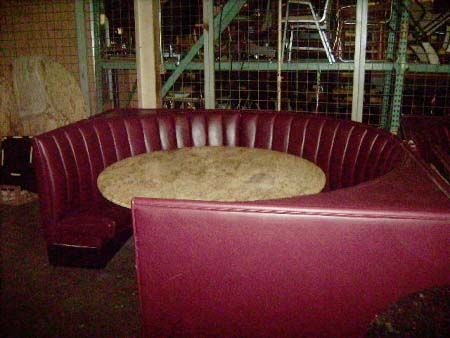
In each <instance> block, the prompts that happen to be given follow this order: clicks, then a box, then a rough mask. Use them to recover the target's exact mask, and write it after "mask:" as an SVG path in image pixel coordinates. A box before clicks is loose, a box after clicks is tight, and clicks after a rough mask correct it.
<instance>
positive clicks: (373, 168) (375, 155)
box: [366, 137, 388, 180]
mask: <svg viewBox="0 0 450 338" xmlns="http://www.w3.org/2000/svg"><path fill="white" fill-rule="evenodd" d="M377 141H378V142H376V143H375V145H374V147H373V152H372V154H371V156H370V159H371V161H370V162H371V163H370V165H369V168H368V169H369V170H368V172H367V176H366V180H371V179H372V178H375V177H377V166H378V163H380V158H381V156H382V154H383V151H384V149H385V148H386V146H387V144H388V140H387V139H386V138H381V137H379V138H378V139H377Z"/></svg>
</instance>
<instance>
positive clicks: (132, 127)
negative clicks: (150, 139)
mask: <svg viewBox="0 0 450 338" xmlns="http://www.w3.org/2000/svg"><path fill="white" fill-rule="evenodd" d="M124 122H125V129H126V133H127V139H128V144H129V145H130V152H131V156H136V155H139V154H142V153H145V151H146V147H145V138H144V133H143V131H142V125H141V120H139V119H138V118H137V117H135V116H132V117H128V118H127V119H126V120H124Z"/></svg>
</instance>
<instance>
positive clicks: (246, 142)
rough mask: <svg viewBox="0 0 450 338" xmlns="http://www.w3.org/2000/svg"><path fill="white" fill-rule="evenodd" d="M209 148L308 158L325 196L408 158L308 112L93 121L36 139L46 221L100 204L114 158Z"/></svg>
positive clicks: (369, 134) (397, 146) (377, 134)
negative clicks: (103, 176) (104, 174)
mask: <svg viewBox="0 0 450 338" xmlns="http://www.w3.org/2000/svg"><path fill="white" fill-rule="evenodd" d="M205 145H209V146H219V145H226V146H243V147H257V148H265V149H272V150H277V151H282V152H288V153H291V154H295V155H298V156H301V157H304V158H306V159H308V160H310V161H313V162H315V163H316V164H318V165H319V166H320V167H321V168H322V170H324V172H325V173H326V175H327V185H326V187H325V190H326V191H329V190H335V189H339V188H344V187H349V186H353V185H355V184H358V183H361V182H364V181H367V180H370V179H372V178H375V177H378V176H381V175H383V174H385V173H387V172H389V171H390V170H391V169H392V168H393V167H395V166H397V165H399V164H401V163H402V162H403V161H404V160H405V150H404V148H403V146H402V144H401V142H400V141H399V140H398V139H397V138H396V137H395V136H392V135H391V134H388V133H385V132H383V131H381V130H378V129H375V128H372V127H368V126H365V125H361V124H357V123H353V122H350V121H343V120H341V121H339V120H332V119H326V118H320V117H314V116H310V115H306V114H291V113H279V112H264V113H262V112H251V111H249V112H238V111H214V112H210V111H209V112H208V111H194V112H192V111H189V112H184V113H181V112H177V111H169V110H168V111H158V113H157V114H142V115H139V114H130V115H129V116H113V117H100V118H93V119H89V120H84V121H80V122H78V123H75V124H71V125H69V126H66V127H62V128H58V129H56V130H54V131H51V132H48V133H46V134H42V135H39V136H37V137H35V138H34V148H35V152H36V156H35V165H36V170H37V175H38V182H39V192H40V196H41V204H42V211H43V215H42V216H43V221H44V224H47V223H49V222H51V221H52V220H57V219H58V218H60V217H62V216H63V215H65V214H66V213H68V212H70V211H71V210H74V209H77V208H83V207H88V206H89V205H90V204H92V203H93V202H98V201H100V200H101V199H102V198H103V197H102V196H101V195H100V193H99V191H98V188H97V177H98V175H99V174H100V172H101V171H102V170H103V169H104V168H105V167H106V166H108V165H110V164H112V163H114V162H116V161H119V160H121V159H124V158H126V157H129V156H133V155H137V154H141V153H145V152H151V151H157V150H167V149H175V148H180V147H191V146H205Z"/></svg>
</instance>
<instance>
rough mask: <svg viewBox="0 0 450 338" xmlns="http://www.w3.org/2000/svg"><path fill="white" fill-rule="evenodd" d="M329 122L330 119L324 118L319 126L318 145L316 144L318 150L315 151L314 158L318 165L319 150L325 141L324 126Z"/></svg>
mask: <svg viewBox="0 0 450 338" xmlns="http://www.w3.org/2000/svg"><path fill="white" fill-rule="evenodd" d="M326 122H328V120H322V121H321V123H320V127H319V132H318V133H317V145H316V151H315V153H314V160H313V162H314V163H316V164H317V165H320V164H319V151H320V150H321V148H320V145H321V144H322V143H323V138H324V137H323V128H324V126H325V123H326Z"/></svg>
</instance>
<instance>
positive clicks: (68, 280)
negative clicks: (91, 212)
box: [0, 202, 140, 338]
mask: <svg viewBox="0 0 450 338" xmlns="http://www.w3.org/2000/svg"><path fill="white" fill-rule="evenodd" d="M0 220H1V228H0V229H1V238H0V240H1V270H0V274H1V285H0V287H1V301H0V304H1V305H0V306H1V309H0V311H1V316H0V332H1V334H0V335H1V336H2V337H21V338H24V337H46V338H47V337H61V338H65V337H102V338H104V337H138V336H139V331H140V327H139V316H138V300H137V287H136V274H135V268H134V242H133V238H130V239H129V240H128V242H127V243H126V244H125V246H124V247H123V248H122V249H121V250H120V251H119V252H118V253H117V254H116V256H114V257H113V259H112V260H111V261H110V262H109V264H108V266H107V267H106V268H105V269H103V270H90V269H79V268H63V267H53V266H50V265H49V264H48V262H47V257H46V247H45V242H44V238H43V235H42V228H41V227H40V222H39V208H38V204H37V203H36V202H33V203H30V204H26V205H23V206H18V207H9V206H4V205H0Z"/></svg>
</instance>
